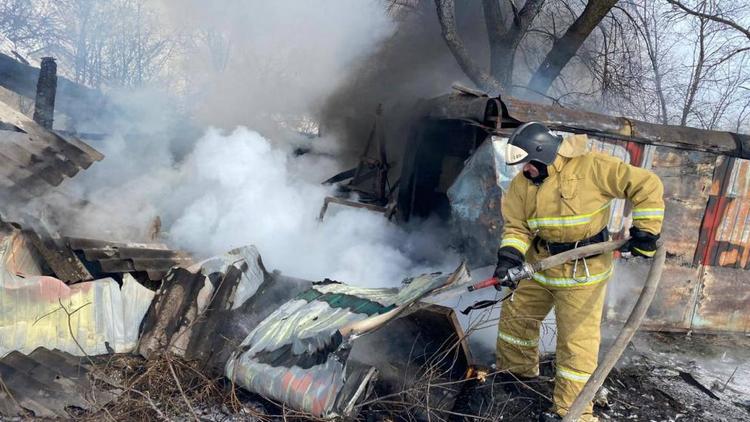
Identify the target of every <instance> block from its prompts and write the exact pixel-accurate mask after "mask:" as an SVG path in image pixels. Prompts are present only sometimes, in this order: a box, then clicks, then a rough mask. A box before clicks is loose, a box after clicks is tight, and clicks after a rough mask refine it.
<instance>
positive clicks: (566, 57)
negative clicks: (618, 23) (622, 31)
mask: <svg viewBox="0 0 750 422" xmlns="http://www.w3.org/2000/svg"><path fill="white" fill-rule="evenodd" d="M616 3H617V0H589V1H588V3H587V4H586V8H585V9H584V10H583V13H581V15H580V16H578V19H576V20H575V22H573V24H572V25H570V28H568V30H567V31H566V32H565V34H564V35H563V36H562V37H560V38H559V39H557V40H555V42H554V43H553V44H552V49H551V50H550V51H549V53H547V56H546V57H545V58H544V60H543V61H542V64H540V65H539V68H538V69H537V70H536V72H534V75H533V76H532V77H531V81H529V87H531V88H532V89H534V90H536V91H540V92H547V91H548V90H549V87H550V86H551V85H552V82H553V81H554V80H555V79H557V77H558V76H559V75H560V72H561V71H562V69H563V68H564V67H565V65H567V64H568V62H569V61H570V59H571V58H573V56H575V54H576V52H577V51H578V49H579V48H580V47H581V45H582V44H583V42H584V41H585V40H586V38H587V37H588V36H589V34H590V33H591V32H592V31H593V30H594V28H596V26H597V25H599V22H601V21H602V19H604V17H605V16H606V15H607V13H609V11H610V10H611V9H612V7H613V6H614V5H615V4H616Z"/></svg>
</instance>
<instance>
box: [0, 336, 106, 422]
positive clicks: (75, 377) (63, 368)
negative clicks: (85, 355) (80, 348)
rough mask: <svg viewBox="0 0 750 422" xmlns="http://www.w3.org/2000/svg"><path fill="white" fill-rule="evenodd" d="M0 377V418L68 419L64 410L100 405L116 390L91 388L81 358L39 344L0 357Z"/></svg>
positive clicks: (69, 414)
mask: <svg viewBox="0 0 750 422" xmlns="http://www.w3.org/2000/svg"><path fill="white" fill-rule="evenodd" d="M0 379H2V382H3V384H2V388H0V417H9V418H14V417H21V416H23V417H29V416H33V417H36V418H64V419H70V418H72V417H73V416H74V415H73V414H71V413H68V409H71V408H80V409H92V408H94V407H96V406H102V405H104V404H106V403H107V402H109V401H111V400H112V399H114V398H115V397H116V395H117V394H119V393H120V392H115V391H107V390H105V389H103V388H101V387H94V384H93V382H92V380H91V379H90V368H89V365H87V364H86V363H85V360H84V359H81V358H78V357H75V356H72V355H70V354H69V353H65V352H62V351H60V350H49V349H46V348H43V347H40V348H38V349H36V350H34V351H33V352H31V353H29V354H28V355H26V354H23V353H20V352H13V353H10V354H8V355H7V356H5V357H3V358H2V359H0ZM19 420H20V419H19Z"/></svg>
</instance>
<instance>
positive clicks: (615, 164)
mask: <svg viewBox="0 0 750 422" xmlns="http://www.w3.org/2000/svg"><path fill="white" fill-rule="evenodd" d="M587 144H588V137H587V136H586V135H572V136H568V137H567V138H565V140H564V141H563V143H562V145H561V146H560V150H559V151H558V155H557V158H556V159H555V161H554V162H553V163H552V165H551V166H549V176H548V177H547V178H546V179H545V180H544V182H543V183H542V184H541V185H540V186H535V185H534V184H533V183H532V182H531V181H530V180H528V179H526V178H525V177H524V176H523V173H519V174H518V175H516V177H515V178H514V179H513V181H512V182H511V184H510V187H509V189H508V192H506V193H505V195H504V197H503V201H502V207H501V209H502V214H503V219H504V220H505V226H504V231H503V238H502V241H501V242H500V245H501V246H511V247H514V248H516V249H517V250H519V251H521V252H522V253H524V254H526V259H527V260H528V261H529V262H535V261H537V260H539V259H541V258H543V257H546V256H548V253H547V251H546V250H540V249H539V247H538V246H537V245H534V244H533V243H534V242H533V239H534V237H536V236H539V237H540V238H542V239H544V240H547V241H549V242H575V241H578V240H582V239H586V238H588V237H591V236H593V235H595V234H597V233H599V232H600V231H601V230H602V229H603V228H604V227H605V226H606V225H607V223H608V222H609V216H610V204H611V203H612V200H613V199H616V198H624V199H628V200H630V202H631V203H632V204H633V214H632V215H633V225H634V226H636V227H638V228H640V229H642V230H645V231H647V232H650V233H653V234H658V233H660V232H661V226H662V221H663V219H664V199H663V194H664V187H663V185H662V183H661V180H659V177H658V176H656V175H655V174H654V173H652V172H650V171H648V170H645V169H642V168H639V167H635V166H631V165H630V164H627V163H625V162H623V161H622V160H620V159H618V158H615V157H611V156H609V155H605V154H601V153H597V152H588V151H587ZM586 264H587V265H586V266H584V265H583V263H582V262H579V264H578V267H577V268H576V274H573V268H574V264H573V263H568V264H565V265H563V266H560V267H556V268H552V269H549V270H547V271H545V272H543V273H540V274H538V275H537V276H536V277H535V280H536V281H537V282H539V283H541V284H544V285H548V286H550V287H576V286H581V287H583V286H585V285H591V284H596V283H598V282H601V281H604V280H606V279H607V278H608V277H609V275H610V274H611V271H612V254H603V255H600V256H598V257H594V258H589V259H587V260H586ZM586 267H588V271H586ZM587 273H588V274H587Z"/></svg>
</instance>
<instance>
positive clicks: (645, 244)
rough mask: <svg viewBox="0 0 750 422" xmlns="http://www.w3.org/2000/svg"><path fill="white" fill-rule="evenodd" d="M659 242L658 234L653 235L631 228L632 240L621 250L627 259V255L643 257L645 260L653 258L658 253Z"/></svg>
mask: <svg viewBox="0 0 750 422" xmlns="http://www.w3.org/2000/svg"><path fill="white" fill-rule="evenodd" d="M657 240H659V235H658V234H651V233H649V232H647V231H643V230H641V229H639V228H637V227H631V228H630V239H629V240H628V242H627V243H626V244H625V245H623V246H622V247H621V248H620V252H622V253H623V256H624V257H625V258H628V256H627V255H626V254H628V253H630V254H632V256H642V257H644V258H653V256H654V254H655V253H656V241H657Z"/></svg>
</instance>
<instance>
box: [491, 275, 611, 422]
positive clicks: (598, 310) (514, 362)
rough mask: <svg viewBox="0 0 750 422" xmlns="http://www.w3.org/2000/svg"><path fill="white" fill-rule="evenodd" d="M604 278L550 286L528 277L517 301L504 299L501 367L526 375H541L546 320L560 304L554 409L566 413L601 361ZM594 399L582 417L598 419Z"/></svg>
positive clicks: (521, 284) (556, 316)
mask: <svg viewBox="0 0 750 422" xmlns="http://www.w3.org/2000/svg"><path fill="white" fill-rule="evenodd" d="M605 292H606V280H605V281H604V282H600V283H596V284H592V285H586V286H582V287H575V288H571V287H562V288H560V287H549V286H544V285H542V284H540V283H539V282H537V281H534V280H524V281H522V282H521V283H520V284H519V285H518V288H517V289H516V291H515V294H514V296H513V300H512V301H510V300H508V301H506V302H505V303H503V307H502V310H501V313H500V326H499V330H498V336H497V350H498V357H497V367H498V369H499V370H507V371H509V372H511V373H513V374H515V375H518V376H522V377H529V378H530V377H536V376H538V375H539V334H540V325H541V321H542V320H543V319H544V318H545V317H546V316H547V314H549V311H550V310H551V309H552V307H553V306H554V308H555V318H556V322H557V359H556V365H555V366H556V374H555V391H554V395H553V401H554V411H555V412H557V413H558V414H559V415H561V416H564V415H565V414H566V413H567V410H568V408H570V406H571V405H572V404H573V401H574V400H575V398H576V397H577V396H578V393H580V391H581V389H583V386H584V384H586V381H587V380H588V378H589V376H590V375H591V373H592V372H594V369H596V366H597V359H598V355H599V341H600V338H601V335H600V323H601V319H602V307H603V306H604V295H605ZM592 408H593V405H592V404H591V403H589V405H588V407H587V409H586V411H585V412H584V414H583V416H581V418H580V419H579V420H582V421H590V420H596V418H594V417H593V414H592Z"/></svg>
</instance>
